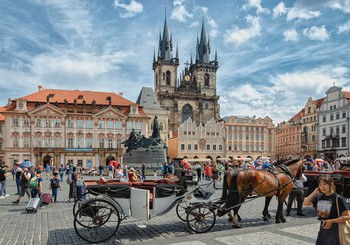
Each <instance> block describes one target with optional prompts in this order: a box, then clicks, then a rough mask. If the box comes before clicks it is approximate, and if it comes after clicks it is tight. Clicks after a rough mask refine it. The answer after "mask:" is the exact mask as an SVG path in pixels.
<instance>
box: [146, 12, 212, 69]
mask: <svg viewBox="0 0 350 245" xmlns="http://www.w3.org/2000/svg"><path fill="white" fill-rule="evenodd" d="M157 61H168V62H172V63H177V64H178V62H179V51H178V47H176V54H175V56H174V55H173V40H172V34H170V35H169V30H168V23H167V18H166V16H165V20H164V29H163V34H161V32H159V44H158V53H157V57H156V54H155V52H154V55H153V63H156V62H157ZM214 61H215V62H217V52H215V60H214ZM195 63H200V64H209V63H211V61H210V40H209V36H207V34H206V31H205V25H204V16H203V18H202V29H201V36H200V38H198V37H197V45H196V61H195ZM191 65H192V58H191Z"/></svg>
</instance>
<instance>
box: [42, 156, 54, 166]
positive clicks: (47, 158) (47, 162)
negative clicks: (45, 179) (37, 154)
mask: <svg viewBox="0 0 350 245" xmlns="http://www.w3.org/2000/svg"><path fill="white" fill-rule="evenodd" d="M52 161H53V158H52V156H50V155H46V156H45V157H44V159H43V166H44V169H46V167H47V166H48V165H49V166H50V165H51V163H52Z"/></svg>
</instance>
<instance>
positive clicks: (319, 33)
mask: <svg viewBox="0 0 350 245" xmlns="http://www.w3.org/2000/svg"><path fill="white" fill-rule="evenodd" d="M303 34H304V35H305V36H306V37H308V38H310V39H311V40H320V41H325V40H327V39H329V34H328V32H327V30H326V28H325V26H324V25H323V26H321V27H317V26H312V27H310V28H305V29H304V30H303Z"/></svg>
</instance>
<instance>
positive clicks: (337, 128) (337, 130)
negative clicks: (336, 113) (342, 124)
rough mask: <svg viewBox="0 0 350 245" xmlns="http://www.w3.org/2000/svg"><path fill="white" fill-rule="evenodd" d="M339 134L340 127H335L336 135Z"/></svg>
mask: <svg viewBox="0 0 350 245" xmlns="http://www.w3.org/2000/svg"><path fill="white" fill-rule="evenodd" d="M339 132H340V129H339V126H336V127H335V133H336V134H339Z"/></svg>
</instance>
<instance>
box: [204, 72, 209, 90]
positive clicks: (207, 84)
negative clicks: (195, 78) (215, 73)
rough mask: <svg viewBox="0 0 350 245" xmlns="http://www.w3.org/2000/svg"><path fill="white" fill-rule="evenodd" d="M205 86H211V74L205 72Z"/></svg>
mask: <svg viewBox="0 0 350 245" xmlns="http://www.w3.org/2000/svg"><path fill="white" fill-rule="evenodd" d="M204 86H205V87H209V74H208V73H205V74H204Z"/></svg>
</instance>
